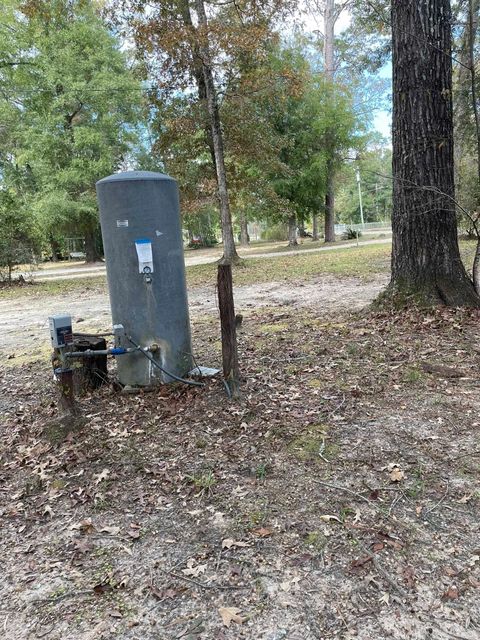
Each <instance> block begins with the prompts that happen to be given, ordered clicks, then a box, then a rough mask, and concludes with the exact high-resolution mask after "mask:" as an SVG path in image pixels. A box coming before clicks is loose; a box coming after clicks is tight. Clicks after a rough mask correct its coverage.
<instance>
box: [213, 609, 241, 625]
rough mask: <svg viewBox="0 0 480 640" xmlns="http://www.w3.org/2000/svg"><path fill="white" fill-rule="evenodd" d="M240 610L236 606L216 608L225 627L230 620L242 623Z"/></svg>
mask: <svg viewBox="0 0 480 640" xmlns="http://www.w3.org/2000/svg"><path fill="white" fill-rule="evenodd" d="M240 611H241V609H239V608H238V607H219V609H218V613H219V614H220V616H221V618H222V621H223V624H224V626H225V627H229V626H230V623H231V622H236V623H237V624H242V622H243V621H244V619H243V618H242V617H241V616H240V615H239V613H240Z"/></svg>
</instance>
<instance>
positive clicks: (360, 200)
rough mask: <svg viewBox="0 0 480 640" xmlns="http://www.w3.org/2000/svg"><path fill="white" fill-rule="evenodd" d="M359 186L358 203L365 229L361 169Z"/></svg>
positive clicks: (358, 178)
mask: <svg viewBox="0 0 480 640" xmlns="http://www.w3.org/2000/svg"><path fill="white" fill-rule="evenodd" d="M357 184H358V201H359V202H360V220H361V222H362V227H363V228H365V220H364V219H363V200H362V182H361V179H360V170H359V169H357Z"/></svg>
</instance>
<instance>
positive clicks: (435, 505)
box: [423, 480, 450, 517]
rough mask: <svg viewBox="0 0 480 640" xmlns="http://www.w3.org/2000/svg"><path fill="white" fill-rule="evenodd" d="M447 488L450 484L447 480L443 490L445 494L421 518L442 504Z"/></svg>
mask: <svg viewBox="0 0 480 640" xmlns="http://www.w3.org/2000/svg"><path fill="white" fill-rule="evenodd" d="M449 488H450V484H449V482H448V480H447V488H446V489H445V493H444V494H443V496H442V497H441V498H440V500H439V501H438V502H437V503H436V504H434V505H433V507H430V509H427V511H425V513H424V514H423V517H425V516H428V514H429V513H432V511H435V509H438V507H439V506H440V505H441V504H442V502H443V501H444V500H445V498H446V497H447V495H448V490H449Z"/></svg>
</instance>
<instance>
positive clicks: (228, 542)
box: [222, 538, 249, 549]
mask: <svg viewBox="0 0 480 640" xmlns="http://www.w3.org/2000/svg"><path fill="white" fill-rule="evenodd" d="M248 546H249V544H248V542H241V541H239V542H237V541H236V540H234V539H233V538H225V540H222V549H231V548H232V547H248Z"/></svg>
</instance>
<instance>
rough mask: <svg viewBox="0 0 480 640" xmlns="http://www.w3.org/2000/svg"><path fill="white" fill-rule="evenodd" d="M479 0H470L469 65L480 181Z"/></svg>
mask: <svg viewBox="0 0 480 640" xmlns="http://www.w3.org/2000/svg"><path fill="white" fill-rule="evenodd" d="M478 10H479V2H478V0H469V3H468V30H469V47H468V49H469V67H470V86H471V98H472V111H473V121H474V124H475V137H476V150H477V175H478V181H479V183H480V115H479V113H478V95H477V72H476V63H477V61H476V59H475V37H476V35H477V29H478Z"/></svg>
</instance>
